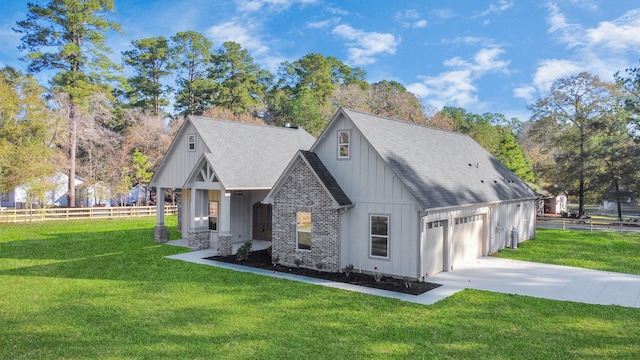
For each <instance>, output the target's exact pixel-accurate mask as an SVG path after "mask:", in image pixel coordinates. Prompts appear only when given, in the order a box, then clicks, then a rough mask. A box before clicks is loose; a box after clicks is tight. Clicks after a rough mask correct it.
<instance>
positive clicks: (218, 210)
mask: <svg viewBox="0 0 640 360" xmlns="http://www.w3.org/2000/svg"><path fill="white" fill-rule="evenodd" d="M212 203H215V204H216V211H217V212H218V214H217V215H216V216H211V204H212ZM207 210H208V215H209V216H208V218H209V219H211V218H212V217H214V218H216V229H215V230H213V229H211V228H209V230H211V231H213V232H218V229H220V203H219V202H218V201H213V200H209V208H208V209H207ZM208 221H209V223H210V221H211V220H208ZM209 223H207V227H209Z"/></svg>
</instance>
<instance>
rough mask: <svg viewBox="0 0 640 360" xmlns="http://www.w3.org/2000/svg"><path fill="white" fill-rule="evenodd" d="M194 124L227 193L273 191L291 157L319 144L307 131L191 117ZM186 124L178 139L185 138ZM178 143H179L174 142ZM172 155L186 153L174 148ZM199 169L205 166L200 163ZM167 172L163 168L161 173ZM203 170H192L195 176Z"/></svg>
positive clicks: (189, 118)
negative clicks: (299, 151) (300, 150)
mask: <svg viewBox="0 0 640 360" xmlns="http://www.w3.org/2000/svg"><path fill="white" fill-rule="evenodd" d="M186 122H188V123H190V124H191V125H192V126H193V128H194V129H195V131H196V132H197V133H198V135H199V137H200V138H201V139H202V141H203V142H204V144H203V145H204V147H203V149H204V155H205V157H206V161H207V162H208V163H209V164H210V166H211V167H212V171H213V172H215V174H216V175H217V176H218V178H219V179H220V181H221V182H222V183H223V184H224V187H225V189H227V190H240V189H270V188H271V187H272V186H273V184H274V183H275V182H276V180H277V179H278V176H279V175H280V173H281V172H282V171H283V170H284V168H285V167H286V166H287V164H288V162H289V160H290V159H291V157H292V156H293V155H294V154H295V153H296V151H298V150H299V149H305V150H306V149H308V148H309V147H310V146H311V145H312V144H313V142H314V141H315V139H314V137H313V136H311V135H309V134H308V133H307V132H306V131H304V130H303V129H293V128H282V127H276V126H268V125H259V124H250V123H241V122H237V121H228V120H219V119H211V118H206V117H202V116H189V117H188V118H187V120H186ZM184 128H186V125H185V124H183V127H181V129H180V131H179V132H178V135H176V139H178V136H179V135H181V136H182V132H184V130H183V129H184ZM174 141H175V140H174ZM171 151H185V150H184V149H181V148H179V147H176V146H174V143H172V144H171V147H170V148H169V151H168V152H167V154H166V155H165V158H166V157H168V156H169V152H171ZM196 166H202V163H201V162H198V163H197V164H196ZM161 171H165V169H164V168H163V167H162V164H161V166H160V167H159V169H158V172H161ZM198 171H199V169H193V170H191V175H193V174H194V172H195V173H197V172H198Z"/></svg>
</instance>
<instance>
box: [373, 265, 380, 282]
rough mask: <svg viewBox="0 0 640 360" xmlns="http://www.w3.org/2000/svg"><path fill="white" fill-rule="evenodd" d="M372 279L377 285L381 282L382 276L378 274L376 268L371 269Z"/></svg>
mask: <svg viewBox="0 0 640 360" xmlns="http://www.w3.org/2000/svg"><path fill="white" fill-rule="evenodd" d="M373 270H374V271H373V279H374V280H375V281H376V282H377V283H379V282H380V281H381V280H382V274H381V273H380V271H378V267H377V266H376V267H374V268H373Z"/></svg>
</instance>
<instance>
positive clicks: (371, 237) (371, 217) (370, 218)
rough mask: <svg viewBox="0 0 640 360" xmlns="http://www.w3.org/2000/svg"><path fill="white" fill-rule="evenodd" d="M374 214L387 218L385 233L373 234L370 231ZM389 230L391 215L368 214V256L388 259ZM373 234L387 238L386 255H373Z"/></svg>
mask: <svg viewBox="0 0 640 360" xmlns="http://www.w3.org/2000/svg"><path fill="white" fill-rule="evenodd" d="M374 216H375V217H386V218H387V235H374V234H372V233H371V224H372V221H373V217H374ZM390 232H391V216H390V215H388V214H370V215H369V257H371V258H375V259H389V253H390V247H389V240H390V239H391V236H390V235H389V233H390ZM374 236H375V237H383V238H386V239H387V256H379V255H373V237H374Z"/></svg>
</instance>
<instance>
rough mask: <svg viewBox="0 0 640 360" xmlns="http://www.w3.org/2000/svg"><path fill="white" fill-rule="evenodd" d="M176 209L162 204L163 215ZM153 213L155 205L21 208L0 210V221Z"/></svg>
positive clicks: (175, 211) (13, 221) (15, 221)
mask: <svg viewBox="0 0 640 360" xmlns="http://www.w3.org/2000/svg"><path fill="white" fill-rule="evenodd" d="M177 211H178V207H177V206H176V205H165V206H164V213H165V215H173V214H176V213H177ZM155 215H156V207H155V206H122V207H117V206H116V207H90V208H49V209H47V208H43V209H21V210H2V211H0V223H18V222H32V221H52V220H77V219H112V218H126V217H143V216H155Z"/></svg>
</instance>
